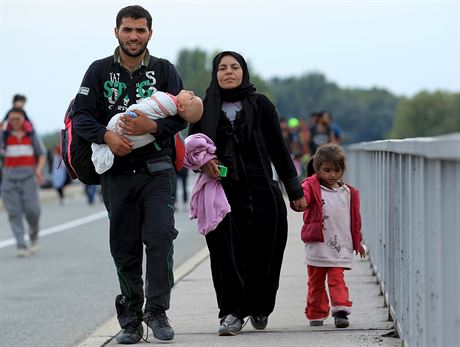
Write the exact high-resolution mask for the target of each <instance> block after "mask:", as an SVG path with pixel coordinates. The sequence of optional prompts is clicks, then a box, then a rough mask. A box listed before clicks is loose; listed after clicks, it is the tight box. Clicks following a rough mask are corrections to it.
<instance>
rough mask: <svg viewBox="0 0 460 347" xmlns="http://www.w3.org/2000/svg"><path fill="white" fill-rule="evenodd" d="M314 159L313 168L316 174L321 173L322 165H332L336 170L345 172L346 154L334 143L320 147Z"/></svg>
mask: <svg viewBox="0 0 460 347" xmlns="http://www.w3.org/2000/svg"><path fill="white" fill-rule="evenodd" d="M313 159H314V161H313V167H314V168H315V171H316V172H318V171H319V169H320V167H321V165H323V164H324V163H331V164H332V165H333V166H334V168H336V169H341V170H342V172H345V168H346V166H345V152H344V151H343V149H342V148H341V147H340V146H338V145H336V144H334V143H328V144H327V145H322V146H319V147H318V149H317V150H316V153H315V156H314V157H313Z"/></svg>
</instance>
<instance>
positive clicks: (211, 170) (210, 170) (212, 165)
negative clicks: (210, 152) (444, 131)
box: [201, 159, 219, 179]
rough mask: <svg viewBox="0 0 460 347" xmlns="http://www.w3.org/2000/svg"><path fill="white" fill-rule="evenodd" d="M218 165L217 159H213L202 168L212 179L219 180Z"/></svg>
mask: <svg viewBox="0 0 460 347" xmlns="http://www.w3.org/2000/svg"><path fill="white" fill-rule="evenodd" d="M218 163H219V162H218V161H217V159H211V160H210V161H208V162H207V163H206V164H204V165H203V166H202V167H201V171H203V172H204V173H205V174H206V175H208V176H209V177H210V178H215V179H219V168H218V167H217V164H218Z"/></svg>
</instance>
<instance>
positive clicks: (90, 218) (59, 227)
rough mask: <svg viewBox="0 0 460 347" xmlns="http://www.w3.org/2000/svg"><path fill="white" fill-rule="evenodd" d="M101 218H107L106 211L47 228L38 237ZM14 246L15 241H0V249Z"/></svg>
mask: <svg viewBox="0 0 460 347" xmlns="http://www.w3.org/2000/svg"><path fill="white" fill-rule="evenodd" d="M101 218H107V211H101V212H98V213H94V214H91V215H89V216H86V217H83V218H79V219H75V220H73V221H70V222H67V223H64V224H60V225H56V226H54V227H51V228H48V229H43V230H40V232H39V235H40V237H43V236H46V235H51V234H55V233H58V232H61V231H65V230H68V229H72V228H75V227H78V226H80V225H83V224H87V223H91V222H94V221H96V220H98V219H101ZM28 237H29V236H28V235H26V239H28ZM15 244H16V240H15V239H8V240H5V241H0V248H5V247H8V246H11V245H15Z"/></svg>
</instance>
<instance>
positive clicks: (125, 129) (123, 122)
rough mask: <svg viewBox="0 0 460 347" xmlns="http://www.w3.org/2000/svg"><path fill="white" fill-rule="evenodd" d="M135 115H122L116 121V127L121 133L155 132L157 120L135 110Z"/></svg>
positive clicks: (139, 133) (136, 134)
mask: <svg viewBox="0 0 460 347" xmlns="http://www.w3.org/2000/svg"><path fill="white" fill-rule="evenodd" d="M134 113H136V114H137V117H135V118H133V117H130V116H127V115H125V114H124V115H122V116H121V117H120V119H119V121H118V127H119V128H120V129H121V132H122V134H123V135H129V136H133V135H134V136H138V135H145V134H151V133H155V132H156V131H157V122H155V121H154V120H153V119H150V118H149V117H147V116H146V115H145V113H143V112H141V111H138V110H135V111H134Z"/></svg>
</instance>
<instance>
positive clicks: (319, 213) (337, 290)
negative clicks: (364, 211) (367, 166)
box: [302, 144, 365, 328]
mask: <svg viewBox="0 0 460 347" xmlns="http://www.w3.org/2000/svg"><path fill="white" fill-rule="evenodd" d="M313 160H314V161H313V167H314V169H315V172H316V174H313V175H312V176H310V177H308V178H306V179H305V180H304V181H303V183H302V187H303V191H304V195H305V199H306V201H307V209H306V210H305V211H304V215H303V221H304V225H303V227H302V240H303V241H304V242H305V259H306V263H307V265H308V293H307V307H306V308H305V315H306V316H307V319H308V320H310V325H311V326H321V325H323V321H324V320H325V319H326V318H327V317H328V315H329V298H328V296H327V293H326V287H325V281H326V275H327V284H328V287H329V295H330V298H331V304H332V305H331V306H332V316H333V317H334V323H335V326H336V327H337V328H346V327H348V326H349V324H350V323H349V322H348V318H347V316H348V315H349V314H350V313H351V306H352V302H351V301H349V296H348V288H347V286H346V284H345V280H344V276H343V271H344V270H345V269H351V265H352V258H353V250H354V251H355V252H356V254H358V253H359V254H360V256H361V258H364V257H365V250H364V248H363V247H362V245H361V239H362V235H361V216H360V213H359V192H358V191H357V190H356V189H355V188H353V187H351V186H350V185H346V184H345V183H343V182H342V175H343V173H344V171H345V154H344V152H343V150H342V149H341V148H340V147H339V146H338V145H335V144H327V145H323V146H320V147H319V148H318V150H317V151H316V153H315V156H314V157H313Z"/></svg>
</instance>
